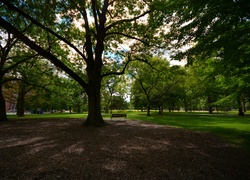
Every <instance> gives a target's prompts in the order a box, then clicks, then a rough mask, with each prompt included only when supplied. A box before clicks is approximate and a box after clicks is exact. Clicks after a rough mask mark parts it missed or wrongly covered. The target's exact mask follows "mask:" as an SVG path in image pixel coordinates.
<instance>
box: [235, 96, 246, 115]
mask: <svg viewBox="0 0 250 180" xmlns="http://www.w3.org/2000/svg"><path fill="white" fill-rule="evenodd" d="M237 103H238V115H239V116H244V115H245V113H244V112H243V108H242V103H241V97H240V96H239V97H238V100H237Z"/></svg>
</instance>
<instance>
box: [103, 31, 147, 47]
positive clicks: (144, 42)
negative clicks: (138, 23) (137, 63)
mask: <svg viewBox="0 0 250 180" xmlns="http://www.w3.org/2000/svg"><path fill="white" fill-rule="evenodd" d="M113 34H117V35H122V36H125V37H128V38H130V39H134V40H137V41H140V42H142V43H143V44H146V45H147V46H149V43H147V42H146V41H143V40H141V39H139V38H137V37H134V36H131V35H128V34H124V33H121V32H110V33H107V34H106V36H110V35H113Z"/></svg>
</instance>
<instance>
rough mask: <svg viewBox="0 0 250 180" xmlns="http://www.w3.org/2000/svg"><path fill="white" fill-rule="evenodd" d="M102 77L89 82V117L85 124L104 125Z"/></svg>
mask: <svg viewBox="0 0 250 180" xmlns="http://www.w3.org/2000/svg"><path fill="white" fill-rule="evenodd" d="M100 79H101V78H96V80H95V81H92V83H90V84H89V89H88V92H87V94H88V117H87V119H86V121H85V122H84V123H83V126H97V127H98V126H104V125H105V122H104V120H103V118H102V114H101V80H100Z"/></svg>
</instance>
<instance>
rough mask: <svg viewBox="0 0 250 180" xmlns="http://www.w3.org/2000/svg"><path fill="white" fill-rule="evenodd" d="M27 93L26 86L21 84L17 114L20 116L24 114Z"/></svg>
mask: <svg viewBox="0 0 250 180" xmlns="http://www.w3.org/2000/svg"><path fill="white" fill-rule="evenodd" d="M25 94H26V92H25V87H24V86H23V85H21V86H20V89H19V91H18V98H17V116H18V117H23V116H24V104H25Z"/></svg>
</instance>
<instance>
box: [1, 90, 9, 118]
mask: <svg viewBox="0 0 250 180" xmlns="http://www.w3.org/2000/svg"><path fill="white" fill-rule="evenodd" d="M7 120H8V119H7V114H6V109H5V99H4V97H3V90H2V86H0V121H7Z"/></svg>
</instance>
